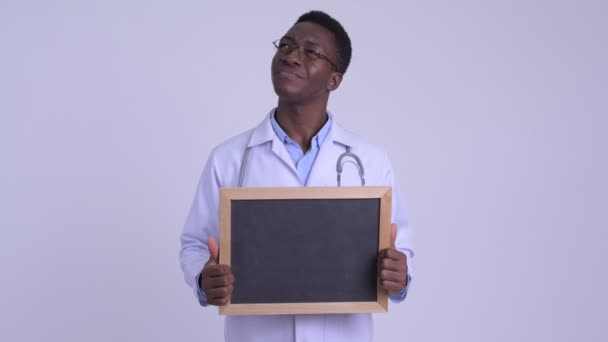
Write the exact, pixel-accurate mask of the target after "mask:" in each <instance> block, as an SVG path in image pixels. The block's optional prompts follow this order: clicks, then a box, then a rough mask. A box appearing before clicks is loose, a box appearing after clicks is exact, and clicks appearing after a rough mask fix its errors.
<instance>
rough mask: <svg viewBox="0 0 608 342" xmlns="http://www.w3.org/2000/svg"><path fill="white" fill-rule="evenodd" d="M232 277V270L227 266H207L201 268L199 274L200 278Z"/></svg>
mask: <svg viewBox="0 0 608 342" xmlns="http://www.w3.org/2000/svg"><path fill="white" fill-rule="evenodd" d="M227 275H232V270H231V269H230V266H228V265H215V264H208V265H206V266H205V268H203V272H202V273H201V277H203V278H205V277H221V276H227Z"/></svg>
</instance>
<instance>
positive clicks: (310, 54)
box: [304, 49, 323, 59]
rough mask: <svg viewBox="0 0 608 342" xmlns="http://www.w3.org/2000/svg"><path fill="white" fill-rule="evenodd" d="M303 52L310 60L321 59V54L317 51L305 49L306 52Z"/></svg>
mask: <svg viewBox="0 0 608 342" xmlns="http://www.w3.org/2000/svg"><path fill="white" fill-rule="evenodd" d="M304 52H305V53H306V55H307V56H308V57H310V58H314V59H319V58H323V54H322V53H321V52H319V51H317V50H313V49H306V50H304Z"/></svg>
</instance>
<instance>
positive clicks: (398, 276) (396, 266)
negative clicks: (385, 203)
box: [378, 224, 407, 295]
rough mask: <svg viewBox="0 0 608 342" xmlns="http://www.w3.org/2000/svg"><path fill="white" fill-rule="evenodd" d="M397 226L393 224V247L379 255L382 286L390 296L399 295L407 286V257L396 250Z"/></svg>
mask: <svg viewBox="0 0 608 342" xmlns="http://www.w3.org/2000/svg"><path fill="white" fill-rule="evenodd" d="M396 239H397V225H395V224H391V247H390V248H385V249H383V250H381V251H380V253H379V254H378V276H379V277H380V285H381V286H382V287H383V288H384V289H385V290H387V291H388V294H389V295H393V294H398V293H400V292H401V290H403V289H404V288H405V286H406V285H407V256H406V255H405V254H403V253H402V252H400V251H399V250H397V249H395V240H396Z"/></svg>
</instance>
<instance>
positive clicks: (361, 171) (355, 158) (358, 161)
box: [336, 146, 365, 186]
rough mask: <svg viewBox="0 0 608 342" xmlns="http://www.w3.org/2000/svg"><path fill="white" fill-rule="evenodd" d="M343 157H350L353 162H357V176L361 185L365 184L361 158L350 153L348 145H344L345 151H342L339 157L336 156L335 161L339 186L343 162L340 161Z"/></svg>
mask: <svg viewBox="0 0 608 342" xmlns="http://www.w3.org/2000/svg"><path fill="white" fill-rule="evenodd" d="M345 157H352V158H353V159H354V160H355V162H357V169H358V170H359V178H361V186H365V177H364V174H365V171H364V169H363V163H362V162H361V159H359V157H358V156H357V155H356V154H354V153H352V152H351V151H350V146H346V152H344V153H342V154H341V155H340V157H338V162H337V163H336V173H337V174H338V186H341V184H340V178H341V175H342V166H343V165H344V163H343V162H342V159H344V158H345Z"/></svg>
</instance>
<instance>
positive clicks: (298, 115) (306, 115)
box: [276, 99, 327, 152]
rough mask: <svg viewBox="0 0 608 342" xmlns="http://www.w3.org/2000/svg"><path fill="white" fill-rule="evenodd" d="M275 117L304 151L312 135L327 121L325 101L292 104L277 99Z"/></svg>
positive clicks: (307, 147)
mask: <svg viewBox="0 0 608 342" xmlns="http://www.w3.org/2000/svg"><path fill="white" fill-rule="evenodd" d="M276 119H277V122H278V123H279V125H280V126H281V128H283V130H284V131H285V133H287V135H288V136H289V137H290V138H291V139H292V140H293V141H295V142H296V143H298V145H300V147H301V148H302V151H304V152H306V151H308V149H310V144H311V142H312V137H314V136H315V134H317V133H318V132H319V130H320V129H321V127H323V125H324V124H325V122H327V101H324V102H321V103H312V104H293V103H286V102H284V101H281V100H280V99H279V105H278V106H277V116H276Z"/></svg>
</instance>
